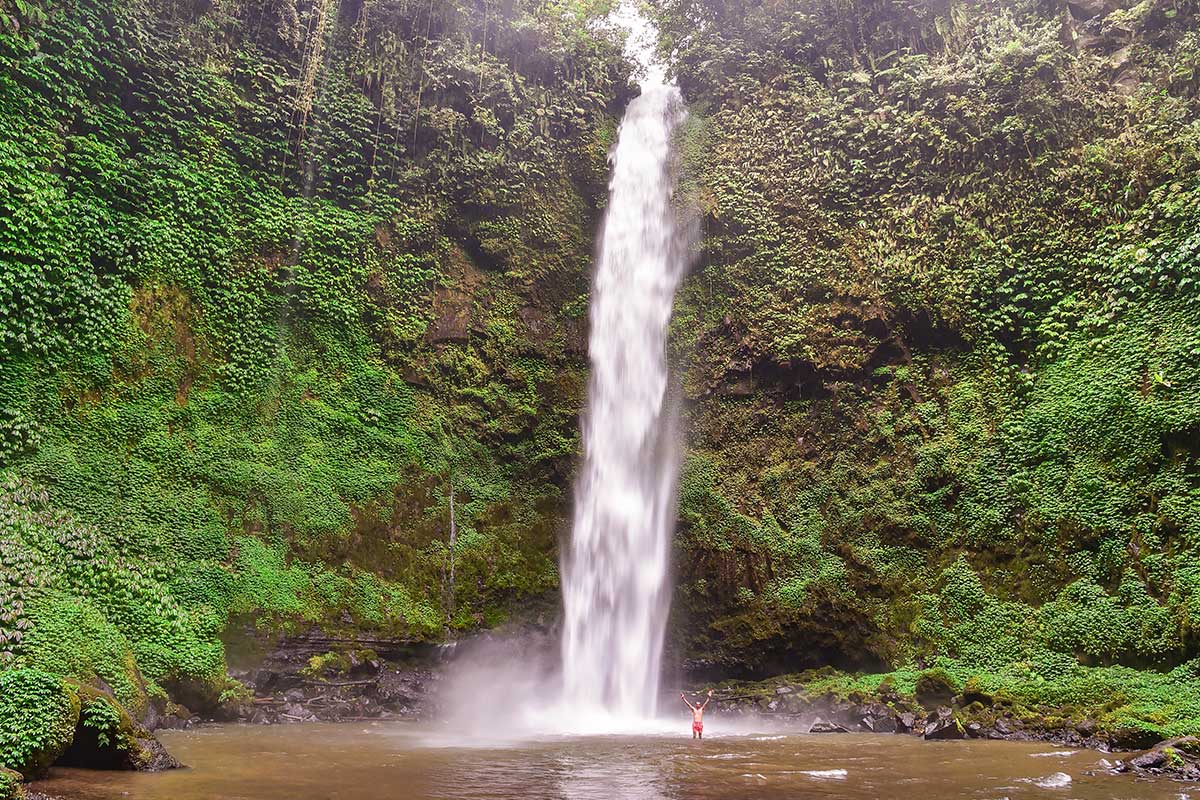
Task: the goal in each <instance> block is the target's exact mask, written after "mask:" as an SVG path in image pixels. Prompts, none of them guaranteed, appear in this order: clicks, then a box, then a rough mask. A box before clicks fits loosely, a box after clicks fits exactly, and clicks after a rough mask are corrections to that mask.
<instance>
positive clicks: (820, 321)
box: [655, 0, 1200, 716]
mask: <svg viewBox="0 0 1200 800" xmlns="http://www.w3.org/2000/svg"><path fill="white" fill-rule="evenodd" d="M655 6H656V8H657V10H658V15H659V18H660V21H661V24H662V26H663V29H664V31H665V32H666V34H667V40H666V43H665V47H666V49H669V50H671V51H673V52H675V53H676V55H677V58H678V68H677V70H678V74H679V80H680V82H681V84H682V86H683V87H684V89H685V92H686V93H687V94H688V96H689V98H690V100H691V101H692V102H693V105H694V108H695V109H696V114H695V115H694V118H693V121H692V123H691V129H690V131H689V133H688V136H687V138H686V140H685V143H684V146H685V153H686V156H687V168H686V170H685V171H686V173H687V174H688V175H689V176H690V178H689V182H688V190H689V191H690V193H691V196H692V197H693V199H694V200H695V201H696V202H698V203H699V204H700V205H701V206H702V208H703V209H704V210H705V212H706V217H705V239H704V247H703V253H702V263H701V265H700V266H699V267H698V269H697V270H696V271H695V273H694V274H693V276H692V278H691V280H690V281H689V283H688V285H687V287H686V288H685V289H684V291H683V293H682V296H681V298H680V302H679V308H678V312H677V315H676V323H675V324H676V334H677V335H676V342H677V357H678V358H679V360H680V363H681V364H682V365H683V368H684V381H685V389H684V391H685V394H686V397H687V408H688V420H689V436H690V441H689V445H690V455H689V458H688V461H687V465H686V467H685V470H684V475H683V478H682V484H681V491H680V495H681V498H680V499H681V509H680V515H681V520H682V524H683V527H682V531H681V534H680V537H679V552H678V557H677V569H678V577H679V580H678V591H677V604H676V626H675V631H676V633H677V636H676V639H675V642H674V646H675V648H676V651H677V652H678V653H679V654H680V656H681V657H682V658H683V659H684V660H685V661H687V662H688V663H690V665H691V666H692V667H693V668H695V669H699V670H705V669H707V670H709V671H710V672H729V671H735V672H736V671H742V672H744V673H748V674H756V673H766V672H770V671H773V670H779V669H781V668H784V669H787V668H791V669H795V668H799V667H803V666H810V665H811V666H816V665H820V664H824V663H834V664H840V665H842V666H866V667H884V666H889V667H892V668H894V667H897V666H902V665H915V666H917V667H920V666H923V665H927V664H932V663H934V662H939V663H946V664H948V665H950V666H951V667H954V668H956V669H958V668H961V669H962V670H964V671H966V670H975V671H982V672H984V673H986V674H991V675H994V676H998V677H997V680H1000V679H1001V678H1003V679H1005V680H1008V679H1009V678H1011V679H1012V680H1017V679H1018V678H1020V676H1021V675H1024V676H1026V678H1029V679H1030V680H1032V679H1037V680H1041V679H1042V678H1041V677H1038V676H1044V677H1045V678H1048V679H1060V678H1063V676H1064V675H1067V674H1071V673H1072V670H1073V669H1074V665H1077V664H1079V665H1115V664H1121V665H1130V666H1136V667H1154V668H1167V669H1169V668H1172V667H1175V666H1176V665H1179V664H1182V663H1184V662H1187V661H1188V660H1189V659H1193V658H1195V657H1196V656H1197V655H1198V654H1200V650H1198V646H1200V640H1198V639H1197V634H1196V632H1197V620H1198V619H1200V616H1198V614H1200V583H1197V576H1198V575H1200V573H1197V571H1196V567H1195V564H1196V563H1197V562H1196V557H1197V549H1196V548H1197V546H1198V545H1200V528H1198V527H1197V520H1200V506H1198V505H1197V503H1198V501H1200V464H1198V461H1197V459H1198V456H1200V438H1198V437H1200V288H1198V287H1197V280H1198V279H1200V260H1198V253H1200V250H1198V248H1200V238H1198V234H1197V230H1198V227H1200V225H1198V223H1200V184H1198V183H1197V178H1196V175H1197V171H1196V170H1197V153H1198V151H1197V145H1198V144H1200V138H1198V128H1197V119H1198V118H1200V117H1198V113H1197V112H1198V110H1200V103H1198V100H1197V88H1198V85H1200V84H1198V77H1200V71H1198V69H1200V50H1198V47H1200V39H1197V34H1196V29H1197V11H1198V9H1197V6H1196V4H1195V3H1186V2H1185V3H1170V2H1165V3H1162V2H1155V0H1148V2H1144V3H1141V4H1138V5H1129V4H1121V5H1118V4H1115V3H1094V4H1075V3H1071V4H1057V5H1056V4H1053V3H1018V4H1016V5H1014V4H1012V3H1003V4H995V3H954V4H944V3H929V4H911V3H892V2H887V0H878V1H874V0H873V1H872V2H867V3H862V4H853V5H850V6H847V5H846V4H842V3H834V2H830V3H824V2H770V3H768V2H761V3H760V2H751V3H724V2H720V1H719V0H660V1H659V2H656V3H655ZM1030 676H1032V677H1030ZM1193 711H1194V709H1193ZM1168 716H1169V715H1168Z"/></svg>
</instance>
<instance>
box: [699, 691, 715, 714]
mask: <svg viewBox="0 0 1200 800" xmlns="http://www.w3.org/2000/svg"><path fill="white" fill-rule="evenodd" d="M712 692H713V690H712V689H709V690H708V697H706V698H705V699H704V705H702V706H700V710H701V711H703V710H704V709H706V708H708V704H709V702H711V701H712Z"/></svg>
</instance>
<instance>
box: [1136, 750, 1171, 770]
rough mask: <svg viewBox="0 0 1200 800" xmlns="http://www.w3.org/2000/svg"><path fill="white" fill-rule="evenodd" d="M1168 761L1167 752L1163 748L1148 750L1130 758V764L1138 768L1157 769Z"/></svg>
mask: <svg viewBox="0 0 1200 800" xmlns="http://www.w3.org/2000/svg"><path fill="white" fill-rule="evenodd" d="M1166 763H1167V754H1166V753H1164V752H1163V751H1162V750H1148V751H1146V752H1145V753H1141V754H1139V755H1136V756H1134V757H1133V758H1131V759H1129V766H1131V767H1135V768H1137V769H1155V768H1156V767H1161V766H1163V765H1164V764H1166Z"/></svg>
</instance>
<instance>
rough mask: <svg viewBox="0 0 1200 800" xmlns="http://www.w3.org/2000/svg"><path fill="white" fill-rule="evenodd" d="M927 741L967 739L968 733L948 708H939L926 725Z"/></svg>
mask: <svg viewBox="0 0 1200 800" xmlns="http://www.w3.org/2000/svg"><path fill="white" fill-rule="evenodd" d="M925 738H926V739H965V738H967V733H966V731H965V730H963V726H962V724H961V723H959V721H958V720H957V719H956V718H955V716H954V712H953V711H951V710H950V709H948V708H939V709H938V710H937V713H936V714H934V715H932V716H931V717H930V718H929V721H928V722H926V723H925Z"/></svg>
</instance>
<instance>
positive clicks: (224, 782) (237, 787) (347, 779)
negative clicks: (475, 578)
mask: <svg viewBox="0 0 1200 800" xmlns="http://www.w3.org/2000/svg"><path fill="white" fill-rule="evenodd" d="M685 727H686V726H685V725H684V723H683V722H682V721H681V723H680V730H681V734H680V735H677V736H666V735H656V736H600V737H546V738H539V739H533V740H526V741H523V742H511V743H508V744H504V743H491V744H487V743H482V742H478V741H465V740H462V739H460V738H456V737H454V736H452V735H450V734H448V733H446V732H445V731H444V730H443V729H440V728H438V727H436V726H425V725H418V724H415V723H413V724H410V723H365V724H364V723H358V724H342V725H332V724H312V725H284V726H249V725H228V726H212V727H205V728H200V729H195V730H190V731H164V732H163V733H162V737H161V738H162V740H163V742H164V743H165V744H166V745H167V747H168V748H169V749H170V750H171V752H172V753H174V754H175V755H176V756H177V757H179V758H180V759H181V760H182V761H184V762H185V763H187V764H189V765H191V768H190V769H187V770H177V771H174V772H167V773H161V774H157V775H146V774H132V773H120V772H91V771H86V770H66V769H56V770H54V771H53V773H52V777H51V779H50V780H47V781H43V782H41V783H40V784H38V785H37V786H36V788H37V789H38V790H40V791H43V792H46V793H48V794H52V795H57V796H60V797H63V798H67V800H110V799H111V800H116V799H117V798H120V799H121V800H427V799H428V800H433V799H434V798H436V799H437V800H560V799H561V800H658V798H664V799H665V798H670V799H672V800H674V799H675V798H678V799H679V800H692V799H693V798H695V799H698V800H705V799H706V798H722V799H724V798H729V800H754V799H755V798H796V799H797V800H806V799H808V798H838V800H879V798H900V797H912V798H920V800H964V799H974V798H977V799H978V800H999V799H1000V798H1004V797H1007V798H1010V800H1019V799H1020V798H1063V800H1067V799H1068V798H1070V799H1071V800H1150V799H1151V798H1153V799H1154V800H1164V798H1170V800H1176V799H1177V798H1186V797H1189V796H1190V797H1193V798H1197V800H1200V787H1193V786H1186V785H1184V784H1178V783H1173V782H1170V781H1154V782H1149V781H1137V780H1134V779H1133V778H1131V777H1128V776H1113V775H1096V776H1088V775H1086V774H1085V772H1086V771H1088V770H1090V769H1092V768H1094V766H1095V764H1096V762H1097V761H1098V760H1099V759H1100V758H1101V757H1102V755H1103V754H1100V753H1096V752H1092V751H1086V750H1084V751H1070V750H1068V749H1066V748H1062V747H1057V746H1052V745H1044V744H1029V743H1023V742H987V741H964V742H925V741H921V740H919V739H914V738H911V737H907V736H875V735H867V734H846V735H833V734H826V735H803V734H786V733H779V732H776V733H770V734H754V733H743V734H739V735H732V734H729V733H726V734H724V735H722V732H721V727H722V726H721V724H720V723H719V722H718V721H716V720H714V722H713V724H711V727H712V729H713V731H712V733H711V734H710V735H709V737H708V738H706V739H704V741H701V742H696V741H693V740H691V739H689V738H685V736H684V735H683V733H682V732H683V731H684V730H685ZM498 733H501V732H499V731H498ZM1055 773H1065V774H1067V775H1069V776H1070V777H1071V778H1072V780H1071V783H1070V784H1069V785H1066V786H1062V787H1060V788H1043V787H1042V786H1039V785H1038V781H1041V782H1042V783H1044V784H1046V785H1047V786H1050V785H1051V784H1053V783H1055V782H1060V783H1061V782H1062V780H1061V778H1060V779H1057V781H1055V780H1050V781H1047V780H1046V779H1047V778H1050V777H1051V776H1053V775H1054V774H1055Z"/></svg>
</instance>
